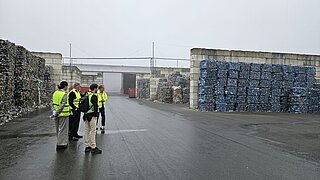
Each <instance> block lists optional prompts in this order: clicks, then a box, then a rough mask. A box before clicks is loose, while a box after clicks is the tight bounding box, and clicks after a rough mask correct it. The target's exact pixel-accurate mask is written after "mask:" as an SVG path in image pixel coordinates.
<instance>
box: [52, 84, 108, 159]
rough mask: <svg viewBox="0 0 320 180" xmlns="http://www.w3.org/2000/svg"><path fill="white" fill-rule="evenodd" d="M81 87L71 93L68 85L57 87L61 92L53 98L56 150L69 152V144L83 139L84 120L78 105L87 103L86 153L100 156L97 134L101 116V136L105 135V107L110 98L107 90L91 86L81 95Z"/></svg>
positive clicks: (85, 125)
mask: <svg viewBox="0 0 320 180" xmlns="http://www.w3.org/2000/svg"><path fill="white" fill-rule="evenodd" d="M80 88H81V86H80V84H79V83H75V84H74V85H73V88H71V89H70V91H69V85H68V82H66V81H62V82H61V83H60V84H59V85H58V90H56V91H55V92H54V93H53V97H52V110H53V114H52V118H54V119H55V124H56V132H57V147H56V149H57V150H62V149H66V148H67V147H68V142H69V141H78V140H79V139H80V138H83V137H82V136H80V135H79V134H78V131H79V124H80V118H81V111H80V109H79V104H80V103H81V101H84V100H88V103H89V108H88V109H89V110H88V111H86V112H83V114H84V115H83V120H84V129H85V134H84V144H85V152H91V153H93V154H101V153H102V150H101V149H99V148H98V147H97V146H96V132H97V130H98V128H97V124H98V119H99V115H100V114H101V116H102V117H101V119H102V121H101V127H100V130H101V133H104V132H105V125H106V117H105V105H106V101H107V100H108V95H107V93H106V92H105V91H104V86H103V85H100V86H98V85H97V84H91V85H90V89H89V91H88V92H86V93H84V94H81V93H80Z"/></svg>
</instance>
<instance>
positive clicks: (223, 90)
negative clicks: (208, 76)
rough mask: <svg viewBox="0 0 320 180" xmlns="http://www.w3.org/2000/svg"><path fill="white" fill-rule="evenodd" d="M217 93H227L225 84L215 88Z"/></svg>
mask: <svg viewBox="0 0 320 180" xmlns="http://www.w3.org/2000/svg"><path fill="white" fill-rule="evenodd" d="M214 94H215V95H224V94H225V86H216V87H215V89H214Z"/></svg>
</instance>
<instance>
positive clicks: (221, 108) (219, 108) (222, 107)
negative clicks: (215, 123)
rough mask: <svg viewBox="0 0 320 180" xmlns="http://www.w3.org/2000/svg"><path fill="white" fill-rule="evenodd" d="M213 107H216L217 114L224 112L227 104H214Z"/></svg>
mask: <svg viewBox="0 0 320 180" xmlns="http://www.w3.org/2000/svg"><path fill="white" fill-rule="evenodd" d="M215 107H216V111H218V112H226V111H227V104H226V103H216V104H215Z"/></svg>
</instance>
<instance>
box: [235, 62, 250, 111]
mask: <svg viewBox="0 0 320 180" xmlns="http://www.w3.org/2000/svg"><path fill="white" fill-rule="evenodd" d="M239 64H240V71H239V79H238V87H237V105H236V111H238V112H246V111H247V89H248V88H249V77H250V64H249V63H243V62H239Z"/></svg>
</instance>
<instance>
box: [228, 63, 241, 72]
mask: <svg viewBox="0 0 320 180" xmlns="http://www.w3.org/2000/svg"><path fill="white" fill-rule="evenodd" d="M240 66H241V65H240V63H239V62H227V69H228V70H229V71H230V70H235V71H240Z"/></svg>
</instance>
